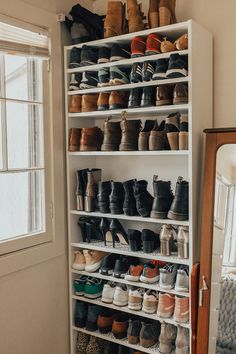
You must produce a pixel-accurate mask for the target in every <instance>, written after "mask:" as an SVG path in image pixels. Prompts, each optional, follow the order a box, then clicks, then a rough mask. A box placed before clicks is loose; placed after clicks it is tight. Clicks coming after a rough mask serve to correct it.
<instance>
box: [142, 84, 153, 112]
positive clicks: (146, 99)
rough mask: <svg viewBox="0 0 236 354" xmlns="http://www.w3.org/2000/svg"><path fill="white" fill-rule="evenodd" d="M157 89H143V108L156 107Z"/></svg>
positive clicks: (150, 87)
mask: <svg viewBox="0 0 236 354" xmlns="http://www.w3.org/2000/svg"><path fill="white" fill-rule="evenodd" d="M154 90H155V88H154V87H152V86H146V87H144V88H143V94H142V98H141V107H151V106H155V91H154Z"/></svg>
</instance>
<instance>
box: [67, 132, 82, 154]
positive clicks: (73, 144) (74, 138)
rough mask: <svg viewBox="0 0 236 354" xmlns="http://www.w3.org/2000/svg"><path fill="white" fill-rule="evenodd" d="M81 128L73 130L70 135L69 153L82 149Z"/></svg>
mask: <svg viewBox="0 0 236 354" xmlns="http://www.w3.org/2000/svg"><path fill="white" fill-rule="evenodd" d="M80 137H81V129H80V128H71V129H70V134H69V151H79V148H80Z"/></svg>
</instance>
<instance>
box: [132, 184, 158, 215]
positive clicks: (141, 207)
mask: <svg viewBox="0 0 236 354" xmlns="http://www.w3.org/2000/svg"><path fill="white" fill-rule="evenodd" d="M147 185H148V182H147V181H145V180H141V181H135V182H134V187H133V188H134V197H135V200H136V208H137V211H138V213H139V215H141V216H143V217H148V216H150V212H151V209H152V202H153V197H152V196H151V194H150V193H149V192H148V191H147Z"/></svg>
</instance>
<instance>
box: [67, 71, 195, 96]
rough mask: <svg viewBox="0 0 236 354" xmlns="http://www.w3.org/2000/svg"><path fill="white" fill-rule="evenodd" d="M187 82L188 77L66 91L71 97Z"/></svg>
mask: <svg viewBox="0 0 236 354" xmlns="http://www.w3.org/2000/svg"><path fill="white" fill-rule="evenodd" d="M188 81H189V77H188V76H187V77H179V78H175V79H165V80H152V81H145V82H138V83H131V84H125V85H114V86H106V87H94V88H89V89H84V90H75V91H67V94H68V95H69V96H73V95H85V94H90V93H100V92H111V91H120V90H124V91H125V90H131V89H133V88H138V87H140V88H143V87H147V86H160V85H174V84H178V83H181V82H184V83H187V82H188Z"/></svg>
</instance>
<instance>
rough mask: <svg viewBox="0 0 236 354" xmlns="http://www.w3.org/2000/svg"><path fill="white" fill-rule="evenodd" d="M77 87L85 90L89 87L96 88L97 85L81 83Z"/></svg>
mask: <svg viewBox="0 0 236 354" xmlns="http://www.w3.org/2000/svg"><path fill="white" fill-rule="evenodd" d="M79 88H80V90H87V89H90V88H97V86H92V85H88V84H83V83H81V84H80V85H79Z"/></svg>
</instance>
